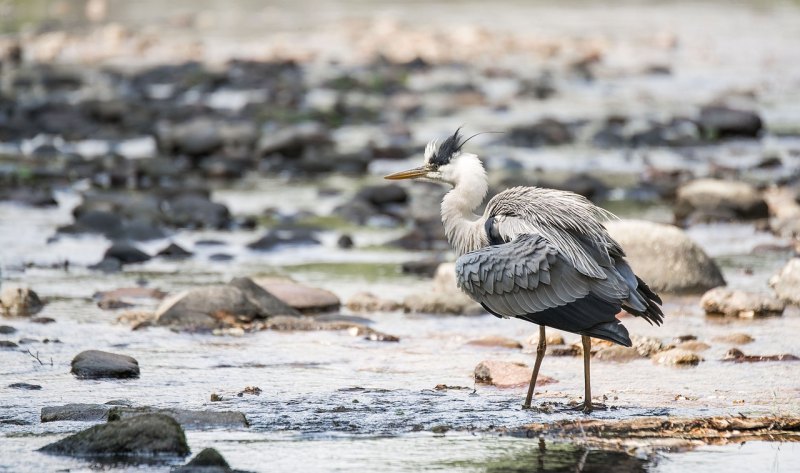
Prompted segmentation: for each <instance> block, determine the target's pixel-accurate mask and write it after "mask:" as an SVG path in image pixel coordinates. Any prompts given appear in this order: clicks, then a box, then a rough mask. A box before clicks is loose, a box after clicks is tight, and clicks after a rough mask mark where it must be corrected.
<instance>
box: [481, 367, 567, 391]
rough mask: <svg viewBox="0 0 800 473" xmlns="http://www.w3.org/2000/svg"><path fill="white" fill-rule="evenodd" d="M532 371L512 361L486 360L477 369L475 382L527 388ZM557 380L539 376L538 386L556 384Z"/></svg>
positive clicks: (502, 386) (499, 386)
mask: <svg viewBox="0 0 800 473" xmlns="http://www.w3.org/2000/svg"><path fill="white" fill-rule="evenodd" d="M531 373H532V369H531V368H529V367H528V366H526V365H525V364H524V363H515V362H511V361H500V360H486V361H481V362H480V363H478V366H476V367H475V382H477V383H481V384H491V385H492V386H496V387H498V388H515V387H519V386H527V385H528V384H529V383H530V381H531ZM555 382H556V380H555V379H553V378H549V377H547V376H543V375H541V374H540V375H539V378H538V379H537V380H536V386H543V385H545V384H551V383H555Z"/></svg>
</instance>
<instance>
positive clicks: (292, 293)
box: [255, 278, 341, 313]
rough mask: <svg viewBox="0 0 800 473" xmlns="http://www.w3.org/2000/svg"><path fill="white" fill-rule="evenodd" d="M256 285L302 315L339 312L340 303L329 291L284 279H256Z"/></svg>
mask: <svg viewBox="0 0 800 473" xmlns="http://www.w3.org/2000/svg"><path fill="white" fill-rule="evenodd" d="M255 282H256V284H258V285H259V286H261V287H262V288H264V289H265V290H266V291H267V292H269V293H270V294H272V295H274V296H275V297H277V298H278V299H280V300H282V301H283V302H285V303H286V304H288V305H290V306H291V307H293V308H295V309H297V310H298V311H300V312H303V313H315V312H329V311H334V310H339V307H340V305H341V301H340V300H339V297H338V296H336V294H334V293H332V292H331V291H328V290H325V289H320V288H317V287H311V286H306V285H303V284H299V283H296V282H294V281H292V280H289V279H284V278H258V279H256V280H255Z"/></svg>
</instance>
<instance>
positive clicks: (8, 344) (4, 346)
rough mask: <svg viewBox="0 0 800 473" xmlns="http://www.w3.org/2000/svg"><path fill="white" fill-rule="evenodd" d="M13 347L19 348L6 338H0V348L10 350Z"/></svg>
mask: <svg viewBox="0 0 800 473" xmlns="http://www.w3.org/2000/svg"><path fill="white" fill-rule="evenodd" d="M14 348H19V345H17V344H16V343H14V342H10V341H8V340H0V350H11V349H14Z"/></svg>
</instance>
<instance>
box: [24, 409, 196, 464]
mask: <svg viewBox="0 0 800 473" xmlns="http://www.w3.org/2000/svg"><path fill="white" fill-rule="evenodd" d="M40 451H42V452H45V453H52V454H56V455H71V456H81V457H85V456H103V457H108V456H125V457H133V458H135V457H147V458H151V457H152V456H154V455H176V456H186V455H188V454H189V445H188V444H187V443H186V435H185V434H184V433H183V429H182V428H181V426H180V424H178V422H176V421H175V419H173V418H171V417H169V416H165V415H163V414H145V415H140V416H136V417H132V418H130V419H124V420H119V421H116V422H108V423H106V424H101V425H96V426H94V427H90V428H88V429H86V430H84V431H81V432H78V433H76V434H73V435H70V436H69V437H66V438H64V439H61V440H59V441H58V442H55V443H51V444H49V445H45V446H44V447H42V448H41V449H40Z"/></svg>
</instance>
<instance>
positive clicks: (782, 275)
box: [769, 258, 800, 305]
mask: <svg viewBox="0 0 800 473" xmlns="http://www.w3.org/2000/svg"><path fill="white" fill-rule="evenodd" d="M769 285H770V287H772V289H773V290H774V291H775V294H777V295H778V297H779V298H781V300H783V301H785V302H786V303H787V304H793V305H800V258H792V259H791V260H789V262H788V263H786V266H784V267H783V269H781V271H780V272H779V273H778V274H776V275H775V276H773V277H772V278H770V280H769Z"/></svg>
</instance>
